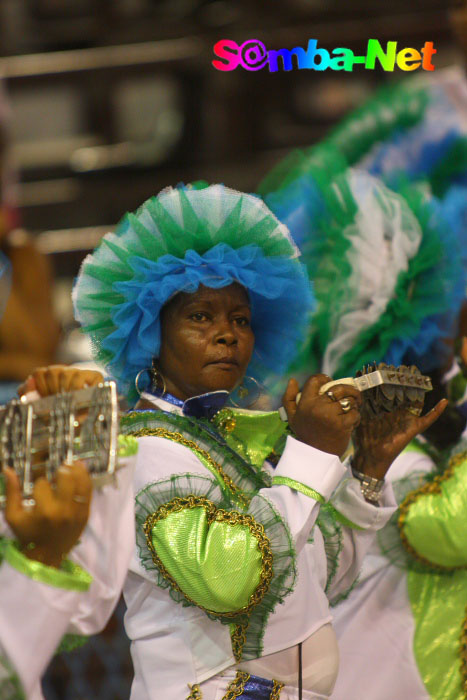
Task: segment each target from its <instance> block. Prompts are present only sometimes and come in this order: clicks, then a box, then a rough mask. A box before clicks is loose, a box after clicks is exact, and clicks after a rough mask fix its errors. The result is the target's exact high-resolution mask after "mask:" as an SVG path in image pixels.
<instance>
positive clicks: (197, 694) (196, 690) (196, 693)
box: [186, 683, 203, 700]
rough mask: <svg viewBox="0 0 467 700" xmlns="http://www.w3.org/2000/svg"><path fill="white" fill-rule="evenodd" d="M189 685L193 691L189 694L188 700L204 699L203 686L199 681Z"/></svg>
mask: <svg viewBox="0 0 467 700" xmlns="http://www.w3.org/2000/svg"><path fill="white" fill-rule="evenodd" d="M188 687H189V688H190V690H191V693H190V694H189V695H188V697H187V699H186V700H203V693H202V692H201V688H200V687H199V685H198V684H197V683H196V684H195V685H189V686H188Z"/></svg>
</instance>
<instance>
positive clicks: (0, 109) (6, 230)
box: [0, 85, 60, 404]
mask: <svg viewBox="0 0 467 700" xmlns="http://www.w3.org/2000/svg"><path fill="white" fill-rule="evenodd" d="M8 120H9V106H8V101H7V98H6V95H5V92H4V89H3V87H2V86H1V85H0V253H2V254H3V255H4V256H5V257H6V258H7V260H9V261H10V263H11V292H10V296H9V299H8V302H7V304H6V307H5V313H4V315H3V318H2V320H1V322H0V404H1V403H5V402H6V401H8V400H9V399H10V398H12V397H13V396H14V395H15V392H16V387H17V385H18V381H22V380H24V378H25V377H26V376H27V375H28V374H29V373H30V372H32V370H33V369H34V368H35V367H38V366H41V365H47V364H51V362H52V361H53V359H54V355H55V351H56V348H57V345H58V341H59V334H60V333H59V325H58V323H57V321H56V319H55V316H54V312H53V309H52V274H51V270H50V267H49V265H48V262H47V259H46V258H45V256H44V255H42V254H41V253H40V252H39V250H38V249H37V247H36V245H35V243H34V240H33V238H32V237H31V236H30V235H28V234H27V233H26V231H24V230H22V229H19V228H17V226H18V223H19V217H18V212H17V209H16V196H15V182H14V180H15V175H14V169H13V167H12V163H11V153H10V143H9V130H8Z"/></svg>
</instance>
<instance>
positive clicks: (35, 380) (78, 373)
mask: <svg viewBox="0 0 467 700" xmlns="http://www.w3.org/2000/svg"><path fill="white" fill-rule="evenodd" d="M103 380H104V378H103V376H102V374H101V373H100V372H96V371H94V370H87V369H79V368H77V367H68V365H49V366H48V367H38V368H37V369H35V370H34V372H33V373H32V374H30V375H29V377H28V378H27V379H26V381H25V382H24V384H22V385H21V386H20V387H19V389H18V394H19V395H20V396H22V395H23V394H26V393H28V392H29V391H34V390H36V391H37V392H38V393H39V394H40V396H42V397H44V396H50V395H51V394H58V393H59V392H60V391H65V392H68V391H77V390H78V389H84V388H85V387H90V386H97V384H100V383H101V382H102V381H103Z"/></svg>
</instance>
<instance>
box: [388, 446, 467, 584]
mask: <svg viewBox="0 0 467 700" xmlns="http://www.w3.org/2000/svg"><path fill="white" fill-rule="evenodd" d="M466 459H467V450H466V451H464V452H459V454H457V455H454V457H451V459H450V460H449V464H448V466H447V468H446V470H445V471H444V474H441V475H440V476H435V478H434V479H433V481H430V482H429V483H428V484H425V485H424V486H422V487H421V488H419V489H417V490H416V491H411V492H410V493H409V494H407V496H406V497H405V499H404V500H403V501H402V503H401V505H400V506H399V517H398V519H397V525H398V527H399V534H400V538H401V540H402V544H403V546H404V549H405V550H406V551H407V552H408V553H409V554H410V555H411V556H412V557H413V558H414V559H415V560H416V561H418V562H420V563H421V564H423V565H424V566H428V567H429V568H430V569H432V570H435V571H440V572H443V571H456V570H457V569H465V568H467V566H466V565H462V566H443V565H442V564H434V563H433V562H431V561H430V560H429V559H426V558H425V557H423V556H422V555H421V554H419V553H418V552H417V550H416V549H414V548H413V547H412V545H411V544H410V542H409V541H408V539H407V536H406V534H405V532H404V527H405V520H406V518H407V514H408V511H409V509H410V506H411V505H412V504H413V503H415V501H417V500H418V499H419V498H420V497H421V496H426V495H427V494H435V493H441V484H442V483H443V481H447V480H448V479H450V478H451V477H452V476H453V474H454V470H455V468H456V467H458V466H459V465H460V464H462V462H464V461H465V460H466Z"/></svg>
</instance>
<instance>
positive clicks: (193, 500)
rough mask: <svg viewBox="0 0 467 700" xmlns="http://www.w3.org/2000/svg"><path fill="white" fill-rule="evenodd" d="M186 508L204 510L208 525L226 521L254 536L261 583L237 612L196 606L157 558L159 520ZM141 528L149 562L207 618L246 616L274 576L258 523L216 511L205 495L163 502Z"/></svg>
mask: <svg viewBox="0 0 467 700" xmlns="http://www.w3.org/2000/svg"><path fill="white" fill-rule="evenodd" d="M185 508H204V509H205V511H206V514H207V522H208V524H209V525H210V524H211V523H213V522H225V523H229V524H230V525H245V526H246V527H248V529H249V530H250V532H251V534H252V535H253V537H256V539H257V540H258V549H259V550H260V552H261V574H260V580H259V583H258V586H257V587H256V590H255V591H254V592H253V593H252V594H251V596H250V600H249V602H248V604H247V605H245V606H244V607H243V608H241V609H240V610H235V611H233V612H222V613H220V612H217V611H214V610H208V609H207V608H204V607H203V606H202V605H199V604H198V603H197V602H196V601H195V600H193V599H192V598H190V597H189V596H188V595H186V593H184V592H183V591H182V589H181V588H180V586H179V585H178V583H177V582H176V580H175V579H174V578H173V577H172V576H171V575H170V574H169V572H168V571H167V569H166V568H165V566H164V564H163V563H162V561H161V559H160V558H159V556H158V555H157V552H156V549H155V547H154V544H153V541H152V530H153V527H154V525H155V524H156V523H157V522H158V521H159V520H163V519H164V518H166V517H167V516H168V515H170V514H171V513H178V512H179V511H181V510H184V509H185ZM143 529H144V534H145V535H146V542H147V545H148V548H149V551H150V552H151V556H152V560H153V562H154V564H155V565H156V566H157V568H158V569H159V571H160V573H161V575H162V576H163V577H164V578H165V579H166V580H167V581H168V582H169V583H170V585H171V586H172V587H173V588H175V590H177V591H179V592H180V593H181V594H182V595H183V596H184V598H185V599H186V600H188V602H190V603H193V605H196V607H198V608H200V609H201V610H204V612H206V613H209V615H214V616H215V617H237V616H238V615H245V614H249V613H250V612H251V611H252V609H253V608H254V607H255V606H256V605H258V603H260V602H261V601H262V599H263V598H264V596H265V594H266V592H267V591H268V589H269V585H270V583H271V579H272V576H273V556H272V552H271V543H270V541H269V538H268V537H267V536H266V534H265V532H264V527H263V526H262V525H261V524H260V523H257V522H256V520H255V519H254V518H253V517H252V516H251V515H247V514H246V513H238V512H236V511H233V512H230V511H226V510H221V509H218V508H217V507H216V505H215V504H214V503H213V502H212V501H209V500H208V499H207V498H206V497H205V496H187V497H186V498H178V497H177V498H173V499H172V500H171V501H169V502H168V503H164V505H162V506H159V508H158V509H157V510H156V512H155V513H151V514H150V515H148V517H147V518H146V520H145V522H144V525H143Z"/></svg>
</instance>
